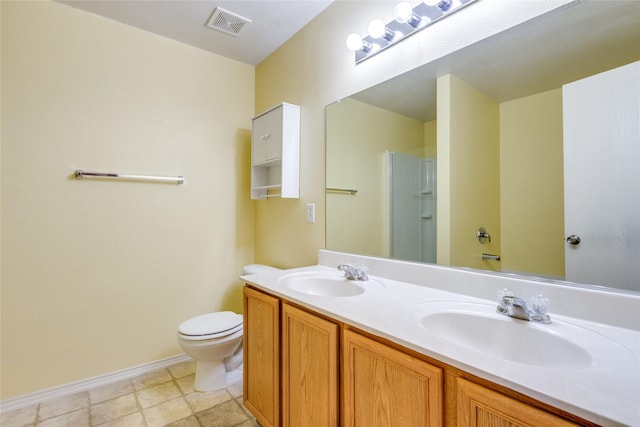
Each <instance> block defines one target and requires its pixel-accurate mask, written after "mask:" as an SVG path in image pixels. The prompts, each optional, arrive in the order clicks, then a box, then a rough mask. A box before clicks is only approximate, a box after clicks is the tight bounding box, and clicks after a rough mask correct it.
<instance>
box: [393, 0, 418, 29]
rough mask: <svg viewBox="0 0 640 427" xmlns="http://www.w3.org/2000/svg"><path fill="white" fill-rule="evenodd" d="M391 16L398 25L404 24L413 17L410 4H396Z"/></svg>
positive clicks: (404, 2)
mask: <svg viewBox="0 0 640 427" xmlns="http://www.w3.org/2000/svg"><path fill="white" fill-rule="evenodd" d="M393 16H394V17H395V19H396V21H398V22H399V23H401V24H406V23H407V22H409V21H410V20H411V18H412V17H413V9H412V8H411V4H410V3H409V2H406V1H403V2H400V3H398V5H397V6H396V7H395V9H393Z"/></svg>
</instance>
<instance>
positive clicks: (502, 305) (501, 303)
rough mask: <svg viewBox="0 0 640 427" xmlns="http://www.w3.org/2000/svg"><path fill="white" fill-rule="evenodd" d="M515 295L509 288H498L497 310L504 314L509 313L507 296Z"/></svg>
mask: <svg viewBox="0 0 640 427" xmlns="http://www.w3.org/2000/svg"><path fill="white" fill-rule="evenodd" d="M513 296H514V295H513V292H511V291H510V290H509V289H507V288H504V289H499V290H498V306H497V307H496V310H497V311H498V313H502V314H506V313H507V311H508V309H507V302H506V301H505V297H509V298H513ZM507 299H508V298H507Z"/></svg>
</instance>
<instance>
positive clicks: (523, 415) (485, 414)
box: [456, 378, 578, 427]
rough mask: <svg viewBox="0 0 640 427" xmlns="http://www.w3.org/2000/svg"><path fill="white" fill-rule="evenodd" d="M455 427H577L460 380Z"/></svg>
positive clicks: (457, 380) (457, 388)
mask: <svg viewBox="0 0 640 427" xmlns="http://www.w3.org/2000/svg"><path fill="white" fill-rule="evenodd" d="M456 395H457V405H456V406H457V418H458V426H473V427H476V426H477V427H481V426H485V427H525V426H528V427H540V426H545V427H565V426H577V425H578V424H574V423H572V422H570V421H568V420H565V419H563V418H560V417H558V416H556V415H553V414H551V413H549V412H545V411H543V410H541V409H538V408H534V407H532V406H529V405H527V404H526V403H524V402H520V401H518V400H515V399H512V398H511V397H508V396H505V395H503V394H501V393H498V392H496V391H493V390H489V389H488V388H486V387H483V386H481V385H478V384H475V383H473V382H471V381H468V380H465V379H464V378H456Z"/></svg>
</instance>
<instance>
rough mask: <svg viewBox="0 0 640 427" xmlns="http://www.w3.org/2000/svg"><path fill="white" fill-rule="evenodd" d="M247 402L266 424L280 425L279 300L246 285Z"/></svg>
mask: <svg viewBox="0 0 640 427" xmlns="http://www.w3.org/2000/svg"><path fill="white" fill-rule="evenodd" d="M243 301H244V377H243V386H244V397H243V399H244V405H245V406H246V408H247V409H248V410H249V411H250V412H251V413H252V414H253V415H254V416H255V417H256V420H257V421H258V422H259V423H260V425H261V426H263V427H268V426H269V427H275V426H279V425H280V300H279V299H278V298H274V297H272V296H269V295H267V294H264V293H262V292H259V291H256V290H254V289H251V288H248V287H246V286H245V287H244V299H243Z"/></svg>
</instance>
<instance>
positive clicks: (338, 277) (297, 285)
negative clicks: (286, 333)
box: [278, 272, 382, 297]
mask: <svg viewBox="0 0 640 427" xmlns="http://www.w3.org/2000/svg"><path fill="white" fill-rule="evenodd" d="M278 283H279V284H280V285H282V286H284V287H285V288H288V289H289V290H292V291H295V292H298V293H302V294H305V295H312V296H321V297H352V296H356V295H361V294H363V293H365V292H367V291H368V290H370V289H372V288H377V289H379V288H380V287H382V284H381V283H380V282H378V281H377V280H375V279H369V280H366V281H355V280H347V279H345V277H344V274H343V273H340V272H336V273H329V272H327V273H315V272H313V273H292V274H288V275H286V276H282V277H281V278H280V279H279V280H278Z"/></svg>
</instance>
